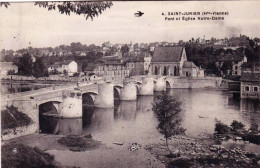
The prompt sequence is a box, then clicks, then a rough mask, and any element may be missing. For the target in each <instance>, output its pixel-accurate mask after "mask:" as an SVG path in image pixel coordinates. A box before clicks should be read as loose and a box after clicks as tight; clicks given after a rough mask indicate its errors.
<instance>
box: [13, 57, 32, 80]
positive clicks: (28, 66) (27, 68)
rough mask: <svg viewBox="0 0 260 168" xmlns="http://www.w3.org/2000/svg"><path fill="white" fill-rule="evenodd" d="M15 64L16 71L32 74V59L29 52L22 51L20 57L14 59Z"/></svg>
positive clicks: (26, 74)
mask: <svg viewBox="0 0 260 168" xmlns="http://www.w3.org/2000/svg"><path fill="white" fill-rule="evenodd" d="M14 64H15V65H17V66H18V73H19V74H21V75H25V76H31V75H32V69H33V60H32V57H31V55H30V54H29V53H24V54H23V56H22V57H20V58H17V59H16V60H15V63H14Z"/></svg>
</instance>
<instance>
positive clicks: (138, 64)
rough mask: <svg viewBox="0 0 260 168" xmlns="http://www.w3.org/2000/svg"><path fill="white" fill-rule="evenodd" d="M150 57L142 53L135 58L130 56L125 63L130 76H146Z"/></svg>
mask: <svg viewBox="0 0 260 168" xmlns="http://www.w3.org/2000/svg"><path fill="white" fill-rule="evenodd" d="M151 60H152V56H151V55H150V54H149V53H146V52H143V53H139V54H137V55H136V56H132V57H130V58H129V59H127V61H126V67H127V69H129V71H130V75H131V76H135V75H147V74H148V73H149V68H150V64H151Z"/></svg>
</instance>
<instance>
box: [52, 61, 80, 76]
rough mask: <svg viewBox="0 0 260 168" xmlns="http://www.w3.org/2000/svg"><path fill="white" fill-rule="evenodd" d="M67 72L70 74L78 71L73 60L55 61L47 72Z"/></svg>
mask: <svg viewBox="0 0 260 168" xmlns="http://www.w3.org/2000/svg"><path fill="white" fill-rule="evenodd" d="M55 72H58V73H62V74H64V73H68V75H69V76H72V75H73V74H74V73H76V72H78V64H77V63H76V62H75V61H71V60H67V61H63V62H56V63H55V64H53V65H51V66H50V67H49V68H48V73H49V74H51V73H55Z"/></svg>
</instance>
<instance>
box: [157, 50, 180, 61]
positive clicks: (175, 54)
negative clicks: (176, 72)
mask: <svg viewBox="0 0 260 168" xmlns="http://www.w3.org/2000/svg"><path fill="white" fill-rule="evenodd" d="M182 52H183V47H177V46H174V47H156V48H155V49H154V54H153V58H152V62H179V61H180V60H181V55H182Z"/></svg>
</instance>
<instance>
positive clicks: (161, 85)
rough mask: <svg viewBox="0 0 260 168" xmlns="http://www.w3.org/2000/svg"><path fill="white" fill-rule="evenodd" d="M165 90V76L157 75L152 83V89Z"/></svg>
mask: <svg viewBox="0 0 260 168" xmlns="http://www.w3.org/2000/svg"><path fill="white" fill-rule="evenodd" d="M165 90H166V79H165V77H157V78H156V79H155V83H154V91H156V92H161V91H165Z"/></svg>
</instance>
